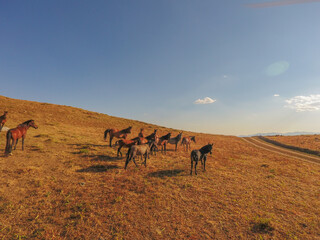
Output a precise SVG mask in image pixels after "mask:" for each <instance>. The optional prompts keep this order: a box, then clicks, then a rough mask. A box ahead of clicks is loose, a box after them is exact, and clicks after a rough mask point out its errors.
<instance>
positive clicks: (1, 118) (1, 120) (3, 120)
mask: <svg viewBox="0 0 320 240" xmlns="http://www.w3.org/2000/svg"><path fill="white" fill-rule="evenodd" d="M7 114H8V112H7V111H4V113H3V115H2V116H0V132H1V130H2V128H3V126H4V124H5V123H6V121H7Z"/></svg>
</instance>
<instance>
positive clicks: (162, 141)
mask: <svg viewBox="0 0 320 240" xmlns="http://www.w3.org/2000/svg"><path fill="white" fill-rule="evenodd" d="M170 137H171V133H168V134H167V135H164V136H162V137H160V138H159V141H158V143H157V145H158V146H161V151H164V153H165V154H166V153H167V144H168V141H169V139H170Z"/></svg>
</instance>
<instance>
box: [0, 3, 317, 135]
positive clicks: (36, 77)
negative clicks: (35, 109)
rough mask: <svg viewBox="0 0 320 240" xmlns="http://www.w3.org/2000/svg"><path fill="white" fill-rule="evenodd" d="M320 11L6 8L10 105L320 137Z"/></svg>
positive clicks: (2, 41) (2, 44)
mask: <svg viewBox="0 0 320 240" xmlns="http://www.w3.org/2000/svg"><path fill="white" fill-rule="evenodd" d="M291 3H296V4H291ZM319 11H320V1H310V0H309V1H308V0H305V1H304V0H298V1H297V0H295V1H293V0H292V1H290V0H280V1H272V2H270V1H261V0H240V1H235V0H234V1H232V0H226V1H220V0H219V1H218V0H210V1H207V0H202V1H189V0H175V1H172V0H170V1H169V0H167V1H166V0H161V1H155V0H143V1H140V0H135V1H129V0H127V1H126V0H121V1H81V0H77V1H75V0H74V1H71V0H70V1H36V0H33V1H0V83H1V89H0V94H1V95H4V96H8V97H12V98H18V99H25V100H34V101H40V102H50V103H54V104H63V105H70V106H75V107H80V108H84V109H88V110H92V111H97V112H101V113H106V114H109V115H113V116H118V117H125V118H130V119H136V120H141V121H145V122H150V123H154V124H159V125H163V126H167V127H172V128H178V129H184V130H191V131H197V132H208V133H216V134H232V135H239V134H251V133H256V132H275V131H276V132H290V131H317V132H318V131H319V132H320V124H318V122H319V120H320V81H319V80H320V31H319V25H320V16H319ZM2 108H4V107H2Z"/></svg>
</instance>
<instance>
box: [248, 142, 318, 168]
mask: <svg viewBox="0 0 320 240" xmlns="http://www.w3.org/2000/svg"><path fill="white" fill-rule="evenodd" d="M242 139H243V140H244V141H245V142H247V143H249V144H251V145H253V146H255V147H258V148H261V149H264V150H267V151H269V152H273V153H277V154H280V155H284V156H287V157H291V158H296V159H299V160H302V161H306V162H311V163H316V164H320V157H317V156H313V155H311V154H307V153H302V152H298V151H294V150H290V149H287V148H283V147H279V146H276V145H274V144H271V143H267V142H265V141H263V140H261V139H259V138H257V137H245V138H242Z"/></svg>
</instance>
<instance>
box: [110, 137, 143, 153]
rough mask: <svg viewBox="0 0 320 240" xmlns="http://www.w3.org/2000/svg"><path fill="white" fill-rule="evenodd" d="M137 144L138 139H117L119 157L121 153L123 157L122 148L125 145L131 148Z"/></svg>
mask: <svg viewBox="0 0 320 240" xmlns="http://www.w3.org/2000/svg"><path fill="white" fill-rule="evenodd" d="M136 144H138V139H120V140H119V141H116V143H115V145H119V147H118V151H117V157H119V155H121V157H122V153H121V149H122V148H123V147H126V148H130V147H131V146H132V145H136Z"/></svg>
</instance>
